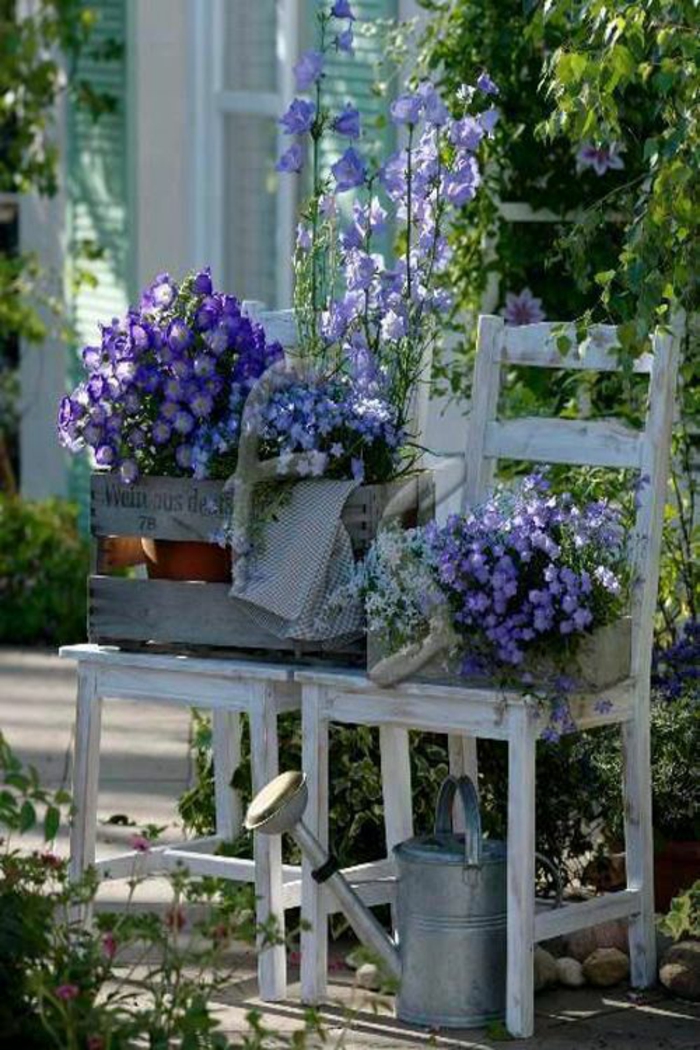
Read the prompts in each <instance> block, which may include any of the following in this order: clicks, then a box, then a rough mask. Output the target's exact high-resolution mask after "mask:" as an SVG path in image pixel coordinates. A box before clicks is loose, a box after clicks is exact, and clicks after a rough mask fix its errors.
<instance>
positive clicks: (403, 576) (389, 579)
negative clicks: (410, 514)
mask: <svg viewBox="0 0 700 1050" xmlns="http://www.w3.org/2000/svg"><path fill="white" fill-rule="evenodd" d="M363 590H364V596H365V609H366V613H367V630H368V632H370V633H373V634H376V635H378V636H379V639H380V641H381V643H382V645H383V646H386V648H387V649H388V651H389V652H396V651H397V650H398V649H401V648H403V646H405V645H407V644H410V643H413V642H417V641H420V640H421V639H422V638H424V637H425V636H426V635H427V634H428V630H429V626H430V624H429V621H430V617H431V614H432V613H433V612H434V610H435V608H436V606H439V605H443V604H444V602H445V599H444V596H443V595H442V594H441V592H440V590H439V588H438V587H437V585H436V583H435V578H434V575H433V572H432V568H431V556H430V550H429V548H428V545H427V543H426V540H425V536H424V534H423V531H422V530H421V529H408V530H405V531H404V530H401V529H399V528H398V527H392V528H389V529H386V530H385V531H384V532H381V533H380V534H379V536H377V539H376V540H375V542H374V544H373V545H372V548H371V549H370V552H369V554H368V555H367V559H366V561H365V566H364V586H363Z"/></svg>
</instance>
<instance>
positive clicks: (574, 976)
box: [556, 955, 586, 988]
mask: <svg viewBox="0 0 700 1050" xmlns="http://www.w3.org/2000/svg"><path fill="white" fill-rule="evenodd" d="M556 967H557V977H558V979H559V982H560V984H563V985H564V986H565V987H566V988H581V987H582V985H584V984H585V983H586V978H585V977H584V976H583V966H582V965H581V963H580V962H579V961H578V959H571V958H570V957H568V956H566V955H565V956H564V957H563V958H561V959H557V961H556Z"/></svg>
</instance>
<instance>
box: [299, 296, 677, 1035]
mask: <svg viewBox="0 0 700 1050" xmlns="http://www.w3.org/2000/svg"><path fill="white" fill-rule="evenodd" d="M562 334H563V333H562V329H561V327H560V326H555V325H549V324H538V325H531V326H527V327H522V328H508V327H506V326H505V325H504V323H503V321H502V319H501V318H497V317H490V316H486V317H482V318H480V323H479V331H478V347H477V358H476V366H475V376H474V385H473V396H472V410H471V414H470V418H469V422H468V426H467V441H466V450H465V452H466V455H465V459H466V474H465V485H464V504H465V505H474V504H475V503H477V502H478V501H480V500H481V499H482V498H483V497H484V496H485V495H486V494H487V493H488V492H489V490H490V489H491V487H492V484H493V478H494V468H495V464H496V462H497V460H498V459H499V458H501V457H503V458H508V459H515V460H534V461H536V462H549V463H564V464H572V465H594V466H608V467H616V468H620V467H626V468H631V469H633V470H634V471H637V472H638V474H639V476H640V477H642V478H644V480H645V484H644V485H643V486H642V487H641V489H640V492H639V496H638V512H637V518H636V526H635V532H634V542H633V544H632V547H633V559H632V560H633V565H632V569H633V574H634V579H635V584H634V587H633V591H632V594H633V599H632V603H633V609H632V618H633V637H632V668H631V675H630V677H629V678H628V679H627V680H625V681H623V682H622V683H621V684H620V685H619V686H617V687H615V688H614V689H612V690H607V691H606V692H605V694H604V696H605V698H606V699H607V700H610V701H611V702H612V707H611V708H610V710H609V711H606V712H602V711H601V710H600V709H599V708H598V707H597V705H596V700H597V699H599V697H596V696H581V697H578V698H576V699H575V700H574V701H572V713H573V716H574V718H575V720H576V722H577V725H578V728H579V729H580V730H586V729H591V728H594V727H596V726H601V725H610V724H613V723H615V724H620V726H621V730H622V740H623V754H624V783H623V790H624V810H625V814H624V819H625V837H626V846H627V888H626V889H625V890H624V891H622V892H620V893H615V894H606V895H602V896H600V897H596V898H594V899H592V900H590V901H587V902H586V903H583V904H571V905H568V906H566V907H563V908H561V909H559V910H554V911H551V910H548V911H546V912H542V913H541V914H536V911H535V898H534V883H535V744H536V740H537V737H538V735H539V733H540V731H541V728H542V724H543V720H542V718H538V712H537V708H536V704H535V703H534V702H533V701H530V700H529V699H528V698H527V697H523V695H522V694H520V693H517V692H504V691H502V690H499V689H487V688H478V689H476V688H466V687H465V686H461V685H433V684H427V683H417V682H407V683H402V684H400V685H397V686H396V687H393V688H390V689H381V688H379V687H377V686H376V685H374V684H373V683H372V682H370V681H369V680H368V678H367V676H366V674H364V673H359V672H344V671H342V670H337V671H327V670H326V671H313V670H306V671H300V672H298V673H296V674H295V680H296V681H297V682H299V683H300V684H301V686H302V722H303V741H304V752H303V767H304V772H305V773H306V775H307V778H308V785H309V805H308V808H307V811H306V817H305V820H306V822H307V824H308V826H309V827H310V829H311V830H312V831H313V832H314V833H315V834H316V835H317V837H318V838H319V839H320V841H321V842H322V843H323V844H327V843H328V832H329V829H328V727H329V724H330V723H331V722H341V723H349V724H361V725H378V726H379V727H380V732H381V734H382V738H383V740H384V742H385V745H386V741H387V734H389V733H390V732H391V733H392V736H391V737H390V744H389V746H385V747H384V750H383V761H382V764H383V773H384V783H385V800H386V812H387V849H388V851H389V852H390V850H391V847H392V846H393V845H394V844H395V842H396V841H398V840H399V839H400V838H405V837H408V836H409V835H410V834H411V831H412V828H411V823H412V822H411V812H410V798H411V785H410V768H409V763H408V746H407V733H408V730H409V729H418V730H426V731H433V732H442V733H449V734H452V739H451V746H450V762H451V766H452V771H453V772H458V773H459V772H463V771H466V772H470V773H471V774H472V776H473V775H474V774H475V772H476V752H475V740H476V738H477V737H485V738H490V739H496V740H504V741H507V743H508V746H509V777H508V934H507V939H508V963H507V975H506V985H507V991H506V1002H507V1012H506V1023H507V1026H508V1030H509V1031H510V1033H511V1034H512V1035H514V1036H529V1035H531V1034H532V1032H533V1027H534V1004H533V950H534V946H535V944H536V943H537V942H538V941H542V940H545V939H547V938H549V937H553V936H555V935H557V934H563V933H567V932H571V931H573V930H575V929H579V928H583V927H586V926H589V925H592V924H594V923H597V922H601V921H605V920H608V919H613V918H627V919H628V920H629V942H630V953H631V976H632V983H633V984H634V985H635V986H636V987H646V986H647V985H650V984H652V983H653V982H654V981H655V980H656V942H655V932H654V913H653V885H652V883H653V869H652V824H651V789H650V759H649V675H650V665H651V648H652V638H653V619H654V610H655V604H656V594H657V586H658V572H659V552H660V543H661V528H662V518H663V509H664V504H665V499H666V488H667V475H668V460H669V444H670V433H671V423H672V417H673V409H674V398H675V387H676V376H677V367H678V346H679V338H678V333H677V332H674V333H671V332H666V333H657V334H656V335H655V337H654V340H653V343H654V345H653V354H650V355H644V356H643V357H640V358H639V359H638V360H637V361H636V363H635V371H636V372H638V373H642V374H645V375H648V377H649V409H648V413H647V418H646V423H645V428H644V430H643V431H642V432H638V431H635V430H632V429H631V428H629V427H627V426H625V425H624V424H623V423H621V422H619V421H617V420H589V419H584V420H565V419H546V418H540V417H537V418H533V419H527V420H523V419H518V420H503V421H501V420H499V419H498V396H499V390H500V386H501V370H502V368H503V367H504V366H517V365H527V366H534V367H541V368H550V369H551V368H565V369H574V370H581V369H587V370H590V371H594V372H600V371H606V372H607V371H616V370H617V369H618V362H617V356H616V354H615V352H614V351H612V350H611V347H613V346H614V345H616V343H617V337H616V331H615V329H614V328H610V327H597V328H594V329H593V330H592V331H591V332H590V334H589V338H588V339H587V340H586V341H585V343H584V344H583V345H581V346H579V345H578V340H577V338H576V333H575V329H574V327H573V326H568V328H567V329H566V334H567V335H568V336H569V337H570V339H571V340H572V342H571V346H572V349H571V351H570V352H569V353H568V354H567V355H566V356H565V357H563V356H562V354H561V353H560V351H559V349H558V348H557V340H558V338H559V337H560V336H561V335H562ZM399 734H402V735H399ZM382 863H383V865H384V867H383V868H382V869H381V870H383V871H384V872H385V873H386V870H387V865H386V861H384V862H382ZM302 869H303V876H302V882H303V904H302V914H303V918H304V919H305V920H306V922H307V923H309V929H308V930H307V931H306V932H305V933H303V934H302V996H303V998H304V999H305V1000H306V1001H307V1002H318V1001H320V1000H322V999H323V998H324V996H325V994H326V966H327V923H326V914H327V908H328V900H327V894H326V891H324V889H323V887H321V886H319V885H318V884H317V882H316V881H315V880H314V879H313V877H312V874H311V870H310V866H309V865H308V863H303V865H302ZM378 870H380V869H378ZM390 899H391V893H390V892H389V891H385V896H384V900H390Z"/></svg>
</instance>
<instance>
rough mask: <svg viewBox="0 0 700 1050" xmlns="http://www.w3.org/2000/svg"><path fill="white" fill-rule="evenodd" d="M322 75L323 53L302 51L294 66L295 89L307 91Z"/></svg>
mask: <svg viewBox="0 0 700 1050" xmlns="http://www.w3.org/2000/svg"><path fill="white" fill-rule="evenodd" d="M322 75H323V55H322V54H321V52H320V51H304V53H303V54H302V56H301V58H300V59H299V61H298V62H297V64H296V65H295V66H294V76H295V78H296V85H297V91H309V89H310V88H312V87H313V85H314V84H315V83H316V81H317V80H320V78H321V76H322Z"/></svg>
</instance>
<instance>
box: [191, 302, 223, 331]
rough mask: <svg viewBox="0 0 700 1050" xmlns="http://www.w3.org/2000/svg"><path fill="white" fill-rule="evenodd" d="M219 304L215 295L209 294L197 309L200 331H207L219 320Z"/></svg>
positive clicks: (196, 319) (196, 320)
mask: <svg viewBox="0 0 700 1050" xmlns="http://www.w3.org/2000/svg"><path fill="white" fill-rule="evenodd" d="M219 315H220V311H219V304H218V303H217V301H216V299H214V298H213V296H207V298H206V299H204V301H203V302H202V305H201V306H200V307H199V309H198V310H197V314H196V316H195V323H196V325H197V328H198V329H199V330H200V332H207V331H208V330H209V329H210V328H213V327H214V326H215V325H216V323H217V322H218V320H219Z"/></svg>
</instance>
